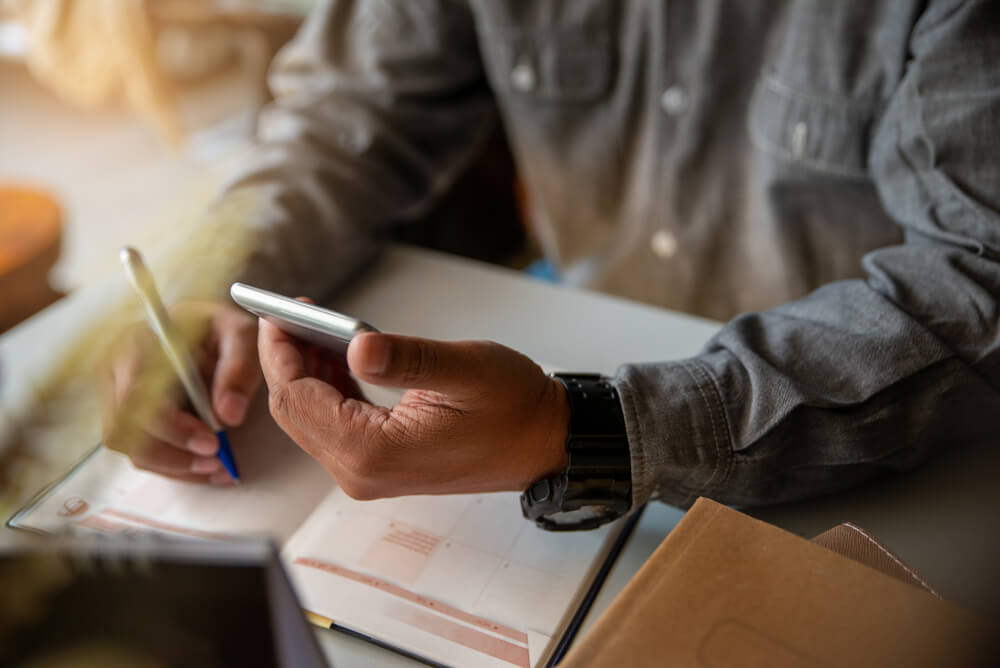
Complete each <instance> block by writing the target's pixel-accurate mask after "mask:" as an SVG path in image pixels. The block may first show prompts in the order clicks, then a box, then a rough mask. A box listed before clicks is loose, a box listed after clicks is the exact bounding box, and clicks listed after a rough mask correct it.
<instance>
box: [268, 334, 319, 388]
mask: <svg viewBox="0 0 1000 668" xmlns="http://www.w3.org/2000/svg"><path fill="white" fill-rule="evenodd" d="M257 352H258V354H259V355H260V368H261V370H262V371H263V372H264V381H265V382H266V383H267V387H268V389H269V390H273V388H275V387H279V386H282V385H285V384H287V383H290V382H292V381H293V380H297V379H299V378H304V377H306V376H307V374H306V365H305V360H304V359H303V357H302V351H301V349H300V348H299V346H298V345H296V343H295V341H294V340H293V339H292V337H290V336H288V334H285V333H284V332H283V331H281V330H280V329H278V328H277V327H275V326H274V325H272V324H271V323H269V322H267V321H266V320H263V319H262V320H261V321H260V327H259V329H258V332H257Z"/></svg>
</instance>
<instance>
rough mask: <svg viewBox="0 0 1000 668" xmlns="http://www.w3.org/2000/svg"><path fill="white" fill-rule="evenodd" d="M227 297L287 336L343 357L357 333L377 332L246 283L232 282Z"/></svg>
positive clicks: (367, 326)
mask: <svg viewBox="0 0 1000 668" xmlns="http://www.w3.org/2000/svg"><path fill="white" fill-rule="evenodd" d="M229 294H230V296H232V298H233V301H235V302H236V303H237V304H239V305H240V306H242V307H243V308H245V309H246V310H248V311H250V312H251V313H253V314H254V315H257V316H260V317H261V318H263V319H264V320H267V321H268V322H269V323H271V324H272V325H274V326H275V327H277V328H278V329H280V330H281V331H283V332H285V333H287V334H289V335H290V336H293V337H295V338H296V339H298V340H300V341H303V342H306V343H311V344H313V345H316V346H319V347H321V348H327V349H328V350H332V351H334V352H338V353H342V354H346V353H347V344H349V343H350V342H351V339H353V338H354V336H355V335H356V334H360V333H361V332H377V331H378V330H377V329H375V328H374V327H372V326H371V325H369V324H368V323H366V322H362V321H360V320H356V319H354V318H351V317H349V316H346V315H343V314H341V313H337V312H336V311H331V310H330V309H325V308H322V307H320V306H315V305H313V304H306V303H305V302H300V301H298V300H296V299H292V298H291V297H286V296H284V295H279V294H277V293H275V292H269V291H267V290H261V289H260V288H255V287H253V286H252V285H247V284H245V283H233V285H232V287H230V288H229Z"/></svg>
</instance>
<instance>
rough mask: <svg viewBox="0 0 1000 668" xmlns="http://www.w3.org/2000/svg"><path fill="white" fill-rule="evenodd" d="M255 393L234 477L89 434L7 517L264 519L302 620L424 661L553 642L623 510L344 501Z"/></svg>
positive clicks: (84, 523) (187, 523) (498, 499)
mask: <svg viewBox="0 0 1000 668" xmlns="http://www.w3.org/2000/svg"><path fill="white" fill-rule="evenodd" d="M365 389H366V391H367V392H368V393H369V396H372V398H373V399H376V400H378V399H382V401H380V403H387V404H388V405H391V404H392V403H393V401H392V399H393V397H388V401H385V399H386V398H387V396H386V394H385V392H384V391H382V396H381V397H378V396H375V395H377V394H378V392H379V390H378V388H371V387H370V386H366V388H365ZM264 403H265V402H263V401H258V402H256V404H255V405H254V407H253V408H252V409H251V412H250V415H251V416H252V417H250V418H249V419H248V421H247V424H246V425H244V426H243V427H242V428H240V429H238V430H235V431H233V433H232V434H231V440H232V443H233V451H234V453H235V456H236V458H237V460H238V462H239V467H240V474H241V482H242V484H241V485H239V486H237V487H233V488H213V487H209V486H203V485H195V484H189V483H181V482H174V481H171V480H168V479H165V478H161V477H159V476H156V475H154V474H150V473H146V472H142V471H138V470H136V469H134V468H133V467H132V465H131V463H130V462H129V460H128V459H127V458H126V457H125V456H124V455H122V454H119V453H117V452H113V451H111V450H109V449H107V448H104V447H103V446H101V447H98V448H97V449H96V450H94V451H93V452H92V453H91V454H90V455H89V456H87V457H86V458H85V459H84V460H83V461H82V462H80V463H79V464H78V465H77V466H76V467H75V468H74V469H73V470H72V471H71V472H70V473H69V475H67V476H66V477H65V478H63V479H62V480H60V481H58V482H56V483H54V484H53V485H51V486H50V487H49V488H48V489H46V490H44V491H43V492H41V493H40V494H39V495H38V496H37V497H36V498H35V499H33V500H32V501H31V502H30V503H29V504H28V505H27V506H26V507H25V508H24V509H22V510H21V511H19V512H18V513H17V514H15V515H14V516H13V517H12V518H11V519H10V521H9V522H8V524H9V525H10V526H11V527H14V528H21V529H29V530H37V531H43V532H61V531H64V530H67V529H68V530H72V531H80V532H98V533H103V534H117V533H123V532H125V533H129V532H157V533H161V534H167V535H170V536H182V537H190V538H193V539H202V540H214V541H229V540H233V539H234V537H238V536H246V535H255V536H260V535H267V536H270V537H272V538H273V539H274V540H276V541H277V542H278V543H279V545H280V547H281V554H282V559H283V560H284V562H285V565H286V567H287V569H288V571H289V573H290V575H291V578H292V581H293V583H294V585H295V588H296V591H297V593H298V595H299V598H300V600H301V603H302V605H303V607H304V608H305V609H306V611H307V612H309V613H312V614H311V615H310V617H311V618H312V619H313V620H314V621H316V620H319V619H321V618H326V621H323V624H324V625H332V626H333V627H334V628H341V629H343V630H348V631H349V632H351V633H354V634H356V635H361V636H364V637H368V638H370V639H373V640H374V641H376V642H378V643H379V644H384V645H386V646H388V647H391V648H394V649H397V650H399V651H402V652H404V653H407V654H410V655H414V656H417V657H420V658H422V659H423V660H425V661H428V662H431V663H440V664H445V665H457V666H483V667H497V668H510V666H521V667H534V666H544V665H548V664H549V663H550V662H551V661H552V660H553V659H555V658H556V657H557V656H558V654H559V653H560V649H561V648H563V647H564V645H565V640H566V638H567V637H568V636H569V634H572V633H573V632H575V627H576V626H577V625H578V623H579V621H580V619H581V617H582V615H581V612H582V611H583V609H582V606H585V605H586V604H587V603H588V601H589V600H590V599H591V598H592V596H593V594H594V593H595V592H596V587H598V586H599V584H600V580H601V579H602V578H603V574H604V573H606V570H607V567H608V565H609V564H610V563H611V560H612V559H613V558H614V557H615V556H616V555H617V552H618V550H619V549H620V547H621V544H622V542H623V541H624V534H625V531H624V528H625V522H624V521H623V520H619V521H618V522H616V523H613V524H610V525H607V526H605V527H602V528H601V529H599V530H596V531H586V532H571V533H549V532H545V531H542V530H541V529H538V528H536V527H535V526H534V525H533V524H532V523H530V522H528V521H526V520H524V519H523V518H522V517H521V511H520V506H519V502H518V495H517V494H515V493H501V494H469V495H446V496H414V497H402V498H396V499H386V500H380V501H365V502H359V501H355V500H353V499H351V498H350V497H348V496H347V495H346V494H344V493H343V492H342V491H341V490H340V489H339V488H337V486H336V483H335V482H334V480H333V479H332V478H331V477H330V475H329V474H328V473H327V472H326V471H325V470H324V469H323V468H322V467H321V466H320V465H319V464H317V463H316V462H315V461H314V460H313V459H312V458H311V457H309V456H308V455H307V454H305V453H304V452H302V451H301V450H300V449H299V448H298V447H297V446H296V445H295V444H294V443H293V442H292V441H291V440H290V439H289V438H288V437H287V436H285V434H284V433H282V432H281V430H280V429H279V428H278V427H277V425H275V423H274V422H273V420H272V419H271V417H270V415H269V414H268V412H267V408H266V406H265V405H264ZM317 623H319V622H317Z"/></svg>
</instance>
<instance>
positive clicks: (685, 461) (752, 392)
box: [616, 3, 1000, 505]
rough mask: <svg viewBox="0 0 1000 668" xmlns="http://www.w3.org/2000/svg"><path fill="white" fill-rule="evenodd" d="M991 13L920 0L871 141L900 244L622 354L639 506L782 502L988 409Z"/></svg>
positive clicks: (998, 229) (998, 291)
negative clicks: (690, 336)
mask: <svg viewBox="0 0 1000 668" xmlns="http://www.w3.org/2000/svg"><path fill="white" fill-rule="evenodd" d="M998 29H1000V16H998V12H997V11H996V7H995V6H994V7H992V8H991V7H990V6H989V4H988V3H981V4H974V3H967V4H966V5H963V6H961V7H958V8H954V9H942V8H941V6H940V5H937V6H932V8H931V9H930V10H929V11H928V13H927V15H925V16H924V17H923V18H922V19H921V20H920V22H919V23H918V24H917V26H916V29H915V30H914V32H913V35H912V38H911V43H910V53H911V54H912V60H911V62H910V63H909V66H908V68H907V71H906V73H905V75H904V77H903V79H902V81H901V82H900V85H899V87H898V89H897V91H896V92H895V94H894V95H893V97H892V99H891V100H890V103H889V105H888V107H887V108H886V110H885V114H884V116H883V118H882V120H881V122H880V124H879V126H878V128H877V131H876V134H875V136H874V138H873V142H872V150H871V155H870V164H871V169H872V173H873V176H874V178H875V181H876V183H877V186H878V190H879V194H880V196H881V199H882V202H883V204H884V206H885V208H886V210H887V211H888V212H889V213H890V214H891V215H892V216H893V217H894V219H895V220H896V221H897V222H898V223H899V224H900V225H901V226H902V228H903V230H904V233H905V243H904V244H903V245H900V246H895V247H889V248H884V249H881V250H878V251H876V252H874V253H871V254H870V255H868V256H867V257H866V258H865V260H864V270H865V272H866V274H867V277H866V279H864V280H855V281H844V282H839V283H834V284H830V285H827V286H824V287H823V288H821V289H819V290H817V291H816V292H815V293H813V294H811V295H810V296H808V297H807V298H805V299H802V300H800V301H796V302H793V303H790V304H787V305H784V306H782V307H779V308H776V309H774V310H771V311H767V312H763V313H754V314H749V315H744V316H741V317H739V318H737V319H735V320H734V321H732V322H731V323H730V324H729V325H728V326H726V327H725V328H724V329H723V330H722V331H721V333H720V334H719V335H718V336H717V337H715V338H714V339H713V340H712V341H711V342H710V343H709V344H708V346H707V347H706V348H705V350H704V351H703V353H702V354H701V355H699V356H697V357H695V358H692V359H689V360H685V361H682V362H678V363H672V364H658V365H629V366H625V367H623V368H622V369H621V370H620V371H619V374H618V376H617V379H616V382H617V386H618V388H619V392H620V394H621V396H622V397H623V403H624V405H625V409H626V421H627V427H628V431H629V441H630V444H631V447H632V450H633V452H632V467H633V478H634V481H635V487H634V494H635V500H636V501H637V502H642V501H644V500H645V499H646V498H647V497H648V496H650V495H651V494H653V493H654V491H656V490H658V491H659V493H660V497H661V498H663V499H664V500H667V501H668V502H670V503H674V504H677V505H687V504H689V503H690V502H691V501H693V499H694V497H695V496H696V495H706V496H711V497H714V498H716V499H719V500H721V501H724V502H727V503H735V504H756V503H772V502H780V501H786V500H790V499H795V498H800V497H804V496H806V495H810V494H816V493H821V492H826V491H832V490H836V489H840V488H843V487H846V486H848V485H851V484H853V483H855V482H857V481H860V480H862V479H864V478H867V477H870V476H871V475H873V474H874V473H876V472H877V471H879V470H885V469H902V468H907V467H910V466H913V465H914V464H916V463H917V462H919V461H920V460H921V459H923V458H924V457H925V456H926V455H928V454H929V453H930V452H932V451H933V450H935V449H940V448H944V447H949V446H952V445H955V444H960V443H962V442H969V441H973V440H975V439H978V438H981V437H983V436H986V435H989V434H991V433H992V434H994V435H995V433H996V429H997V427H998V426H1000V425H998V419H1000V418H998V416H1000V395H998V394H997V391H996V388H997V386H998V384H1000V368H998V366H997V364H998V361H1000V355H998V339H997V336H998V327H997V325H998V316H1000V312H998V298H1000V161H998V158H997V153H996V150H997V146H998V145H1000V130H998V128H1000V69H998V68H997V67H996V63H998V62H1000V41H998V40H997V38H996V35H997V34H998Z"/></svg>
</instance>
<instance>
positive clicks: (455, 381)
mask: <svg viewBox="0 0 1000 668" xmlns="http://www.w3.org/2000/svg"><path fill="white" fill-rule="evenodd" d="M480 348H481V344H479V343H477V342H475V341H434V340H432V339H420V338H416V337H413V336H399V335H396V334H382V333H371V332H368V333H364V334H359V335H358V336H355V337H354V338H353V339H352V340H351V343H350V345H349V346H348V348H347V364H348V366H349V367H350V368H351V372H352V373H354V375H355V376H357V377H358V378H360V379H361V380H363V381H365V382H368V383H371V384H373V385H383V386H387V387H399V388H406V389H417V390H432V391H435V392H442V393H445V394H459V393H462V392H464V391H467V390H468V389H469V378H470V377H477V375H475V374H476V373H477V372H476V370H477V369H480V368H482V366H483V365H482V364H481V361H482V357H483V351H482V350H481V349H480Z"/></svg>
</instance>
